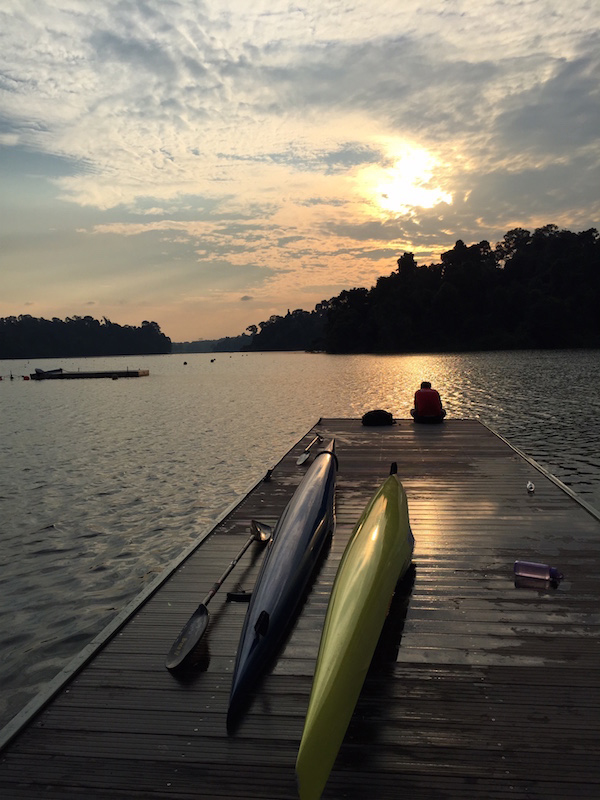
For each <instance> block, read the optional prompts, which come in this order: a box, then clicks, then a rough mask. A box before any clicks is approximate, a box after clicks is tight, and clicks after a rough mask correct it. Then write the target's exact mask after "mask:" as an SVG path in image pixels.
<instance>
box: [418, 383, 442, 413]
mask: <svg viewBox="0 0 600 800" xmlns="http://www.w3.org/2000/svg"><path fill="white" fill-rule="evenodd" d="M415 411H416V414H417V416H418V417H440V416H441V415H442V401H441V399H440V393H439V392H438V391H437V389H418V390H417V391H416V392H415Z"/></svg>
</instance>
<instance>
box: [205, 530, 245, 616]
mask: <svg viewBox="0 0 600 800" xmlns="http://www.w3.org/2000/svg"><path fill="white" fill-rule="evenodd" d="M254 541H256V538H255V536H254V534H252V536H251V537H250V538H249V539H248V541H247V542H246V544H245V545H244V546H243V547H242V549H241V550H240V552H239V553H238V554H237V556H236V557H235V558H234V559H233V561H232V562H231V564H230V565H229V566H228V567H227V569H226V570H225V572H224V573H223V574H222V575H221V577H220V578H219V580H218V581H216V583H213V585H212V588H211V590H210V592H209V593H208V594H207V595H206V597H205V598H204V600H203V601H202V602H201V603H200V605H201V606H205V605H208V603H210V601H211V600H212V599H213V597H214V596H215V595H216V593H217V592H218V591H219V589H220V588H221V586H222V585H223V581H224V580H225V578H226V577H227V576H228V575H229V573H230V572H231V570H232V569H233V568H234V567H235V565H236V564H237V563H238V561H239V560H240V558H241V557H242V556H243V555H244V553H245V552H246V550H247V549H248V548H249V547H250V545H251V544H252V542H254Z"/></svg>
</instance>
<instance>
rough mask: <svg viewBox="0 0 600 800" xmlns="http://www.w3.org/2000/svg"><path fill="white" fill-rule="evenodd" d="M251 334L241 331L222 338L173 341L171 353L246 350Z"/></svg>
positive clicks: (235, 351) (250, 340)
mask: <svg viewBox="0 0 600 800" xmlns="http://www.w3.org/2000/svg"><path fill="white" fill-rule="evenodd" d="M251 342H252V336H250V334H248V333H242V334H240V336H225V337H224V338H223V339H197V340H196V341H193V342H173V345H172V352H173V353H237V352H239V351H240V350H247V349H248V347H247V346H248V345H249V344H250V343H251Z"/></svg>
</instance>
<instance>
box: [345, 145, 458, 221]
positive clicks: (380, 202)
mask: <svg viewBox="0 0 600 800" xmlns="http://www.w3.org/2000/svg"><path fill="white" fill-rule="evenodd" d="M392 159H393V165H392V166H390V167H380V166H371V167H367V168H366V169H364V170H362V172H361V174H360V177H359V180H360V184H361V186H362V187H363V191H364V192H365V193H366V194H367V195H368V196H369V198H370V200H371V202H372V204H373V205H374V206H375V207H376V208H378V209H381V210H383V211H385V212H388V213H391V214H403V213H407V212H409V211H410V210H411V209H413V208H433V207H434V206H436V205H437V204H438V203H451V202H452V195H451V194H450V193H449V192H445V191H444V190H443V189H441V188H440V187H439V186H437V187H436V186H434V185H433V182H432V181H433V174H434V170H435V167H436V165H437V163H438V162H437V161H436V160H435V158H434V157H433V156H432V155H431V154H430V153H428V152H427V151H426V150H423V149H422V148H418V147H408V146H406V147H403V148H402V151H401V152H400V153H399V154H397V155H395V156H393V157H392Z"/></svg>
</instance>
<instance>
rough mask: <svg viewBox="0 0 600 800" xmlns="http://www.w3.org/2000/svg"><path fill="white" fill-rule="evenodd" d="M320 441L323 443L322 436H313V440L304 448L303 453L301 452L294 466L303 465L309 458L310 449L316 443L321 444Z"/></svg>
mask: <svg viewBox="0 0 600 800" xmlns="http://www.w3.org/2000/svg"><path fill="white" fill-rule="evenodd" d="M322 441H323V437H322V436H315V438H314V439H313V440H312V442H311V443H310V444H309V445H307V446H306V447H305V448H304V451H303V452H302V455H301V456H300V457H299V458H298V460H297V461H296V464H298V465H300V464H304V462H305V461H306V460H307V459H308V458H310V448H311V447H312V446H313V445H314V444H316V443H317V442H322Z"/></svg>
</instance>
